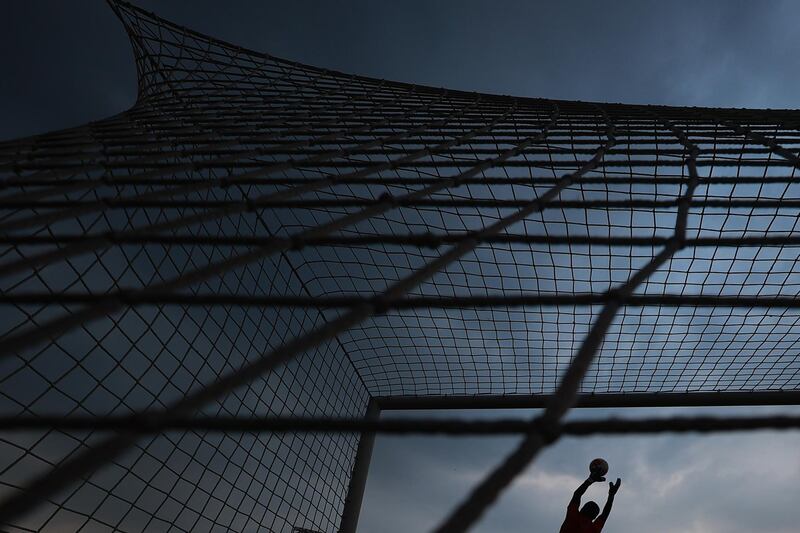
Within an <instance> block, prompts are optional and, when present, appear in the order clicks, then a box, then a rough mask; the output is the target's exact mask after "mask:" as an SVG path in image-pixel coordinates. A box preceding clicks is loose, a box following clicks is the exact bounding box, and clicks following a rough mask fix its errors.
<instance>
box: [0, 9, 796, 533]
mask: <svg viewBox="0 0 800 533" xmlns="http://www.w3.org/2000/svg"><path fill="white" fill-rule="evenodd" d="M110 5H111V8H112V9H113V10H114V11H115V12H116V13H117V15H118V16H119V18H120V19H121V21H122V22H123V24H124V26H125V29H126V31H127V32H128V34H129V36H130V40H131V45H132V48H133V51H134V57H135V61H136V66H137V72H138V80H139V82H138V83H139V86H138V99H137V102H136V104H135V105H134V106H133V107H132V108H131V109H129V110H127V111H125V112H123V113H120V114H119V115H116V116H113V117H110V118H108V119H104V120H101V121H98V122H93V123H89V124H87V125H85V126H82V127H77V128H71V129H67V130H63V131H57V132H52V133H47V134H43V135H38V136H35V137H30V138H26V139H19V140H14V141H7V142H3V143H0V288H1V289H2V290H0V313H2V319H3V320H2V321H0V324H2V330H0V365H2V368H3V371H2V372H0V405H1V406H2V410H0V457H2V458H3V459H2V464H0V524H3V528H4V529H8V530H10V531H34V530H36V531H38V530H44V529H47V528H52V529H59V528H61V529H70V530H76V531H106V530H109V529H111V530H121V531H139V530H145V529H157V530H165V531H166V530H170V531H173V530H174V531H193V530H266V531H292V530H295V531H335V530H337V529H338V528H339V526H340V520H341V516H342V513H343V509H344V507H345V499H346V496H347V490H348V485H349V483H350V480H351V477H352V472H353V467H354V463H355V461H356V455H357V449H358V445H359V435H360V434H364V433H365V432H367V433H374V432H389V433H409V432H419V433H446V434H501V433H513V434H521V435H522V436H523V438H522V440H521V442H520V444H519V446H518V448H517V449H516V450H515V451H514V452H513V453H512V454H511V455H510V456H509V457H508V458H506V459H505V460H504V461H503V462H501V463H499V464H498V466H497V468H496V469H495V470H493V471H492V472H490V473H489V474H488V475H487V477H486V479H484V480H483V481H482V482H481V483H480V484H479V485H477V486H476V487H475V488H474V490H473V491H472V492H471V493H470V494H469V495H468V497H467V498H466V499H465V500H464V502H462V504H461V505H460V506H459V507H457V508H456V509H455V510H453V512H452V513H451V514H450V515H449V516H448V517H447V518H445V519H444V521H443V522H442V523H441V524H440V525H439V527H438V529H437V531H442V532H444V531H447V532H453V531H464V530H467V529H468V528H469V527H470V526H471V525H472V524H474V523H475V521H477V520H478V519H479V518H480V516H481V514H482V513H483V511H484V510H485V509H486V508H488V506H490V505H491V504H492V503H493V502H494V501H495V500H496V498H497V497H499V495H500V494H501V492H502V491H503V489H504V488H505V487H506V486H508V484H510V483H511V482H512V481H513V479H514V478H515V477H516V476H517V475H518V474H519V473H520V472H521V471H522V469H524V468H525V467H526V466H527V465H528V464H529V463H530V462H531V461H532V460H533V459H534V458H535V456H536V454H537V453H538V452H539V451H540V450H541V449H542V447H544V446H546V445H548V444H550V443H552V442H554V441H555V440H556V439H557V438H559V437H560V436H562V435H588V434H595V433H632V432H639V433H653V432H660V431H677V432H686V431H699V432H706V431H732V430H745V429H750V430H753V429H767V428H772V429H789V428H797V427H798V426H799V425H800V422H799V421H798V419H797V418H796V417H775V416H770V417H763V418H757V417H750V418H740V419H725V418H713V417H700V418H687V419H677V418H676V419H654V420H606V421H597V422H564V421H563V420H562V419H563V417H564V415H565V414H566V413H567V412H568V410H569V409H570V408H571V407H572V406H573V405H575V403H576V402H577V401H578V399H579V397H581V396H582V395H598V396H601V395H609V396H610V397H611V396H612V395H613V397H615V398H625V397H628V396H634V395H637V394H639V395H640V394H665V395H668V394H692V393H695V394H709V393H714V394H720V395H725V394H738V395H740V396H739V397H740V398H741V394H742V393H752V394H753V395H757V394H763V393H771V394H787V395H788V394H793V393H797V392H798V391H800V349H799V348H800V346H799V345H798V343H800V328H798V319H800V305H799V304H798V303H797V302H798V301H800V299H798V290H799V289H800V276H798V274H800V268H798V259H799V258H800V256H798V253H797V250H798V246H800V233H798V231H797V227H796V225H797V224H798V220H800V217H799V216H798V215H800V194H798V192H800V191H799V190H798V187H800V185H798V183H797V180H796V178H795V172H796V171H797V170H798V168H800V158H798V155H797V153H798V151H799V150H800V131H798V129H797V125H798V123H800V112H797V111H793V110H746V109H716V108H680V107H665V106H642V105H623V104H596V103H587V102H572V101H562V100H548V99H535V98H516V97H508V96H496V95H488V94H478V93H469V92H463V91H455V90H448V89H437V88H431V87H424V86H419V85H412V84H405V83H399V82H390V81H385V80H377V79H372V78H367V77H362V76H355V75H349V74H344V73H340V72H334V71H329V70H325V69H320V68H316V67H311V66H308V65H302V64H299V63H294V62H291V61H287V60H283V59H279V58H275V57H272V56H269V55H267V54H262V53H257V52H253V51H249V50H245V49H242V48H241V47H238V46H236V45H233V44H230V43H226V42H223V41H220V40H218V39H214V38H211V37H208V36H204V35H201V34H199V33H197V32H194V31H192V30H189V29H187V28H183V27H181V26H178V25H176V24H173V23H171V22H169V21H166V20H164V19H161V18H159V17H158V16H156V15H154V14H152V13H148V12H145V11H143V10H141V9H139V8H137V7H135V6H132V5H130V4H127V3H125V2H122V1H117V0H114V1H111V2H110ZM525 395H528V396H541V397H546V398H547V405H546V408H545V409H544V410H543V412H542V413H541V414H539V415H537V416H536V418H534V419H531V420H501V421H492V422H485V421H469V420H436V421H435V423H433V422H431V421H425V420H423V419H409V420H402V421H399V420H370V419H368V418H365V414H366V413H367V410H368V405H369V403H370V402H371V401H374V399H376V398H437V397H439V398H447V397H461V398H467V399H469V398H478V397H493V398H494V397H500V398H513V397H515V396H525ZM621 405H623V404H621Z"/></svg>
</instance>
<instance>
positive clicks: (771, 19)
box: [0, 0, 800, 533]
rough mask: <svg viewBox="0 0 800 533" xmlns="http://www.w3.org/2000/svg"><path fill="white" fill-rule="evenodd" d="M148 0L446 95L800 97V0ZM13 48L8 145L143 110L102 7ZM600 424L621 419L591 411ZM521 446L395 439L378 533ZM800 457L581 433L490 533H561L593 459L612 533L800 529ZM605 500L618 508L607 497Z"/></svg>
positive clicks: (23, 21) (500, 511)
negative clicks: (603, 477) (614, 494)
mask: <svg viewBox="0 0 800 533" xmlns="http://www.w3.org/2000/svg"><path fill="white" fill-rule="evenodd" d="M137 4H138V5H140V6H142V7H144V8H146V9H151V10H153V11H156V12H157V13H158V14H159V15H161V16H164V17H165V18H168V19H171V20H174V21H175V22H178V23H180V24H184V25H187V26H190V27H192V28H194V29H196V30H198V31H201V32H205V33H209V34H211V35H214V36H216V37H219V38H222V39H225V40H229V41H232V42H235V43H237V44H240V45H242V46H244V47H248V48H252V49H256V50H259V51H264V52H268V53H271V54H274V55H276V56H279V57H284V58H287V59H293V60H297V61H301V62H305V63H310V64H313V65H318V66H323V67H327V68H332V69H338V70H342V71H346V72H351V73H357V74H363V75H369V76H375V77H381V78H387V79H397V80H401V81H408V82H415V83H423V84H430V85H435V86H448V87H452V88H456V89H465V90H476V91H484V92H493V93H502V94H514V95H519V96H537V97H553V98H563V99H582V100H594V101H612V102H630V103H657V104H672V105H708V106H732V107H772V108H779V107H797V102H798V100H799V99H800V98H799V97H798V96H797V95H798V93H799V92H800V91H799V89H800V69H797V68H796V65H797V58H798V57H800V38H798V32H797V21H798V20H800V3H798V2H790V1H783V2H780V1H774V2H770V3H768V4H763V3H757V2H744V1H707V2H702V3H698V2H695V1H672V2H663V1H642V0H636V1H625V2H615V3H613V4H606V3H600V2H595V1H588V0H587V1H573V2H553V3H550V4H544V3H542V2H531V1H524V2H523V1H517V2H510V1H509V2H503V3H502V4H501V3H498V2H488V1H487V2H475V1H458V2H456V1H450V2H435V3H434V2H429V1H416V2H411V1H405V2H393V3H389V2H367V1H358V2H349V3H340V2H309V1H292V2H237V3H234V4H232V5H231V4H230V3H225V4H223V3H221V2H218V1H209V0H203V1H194V2H191V3H189V2H175V1H169V2H167V1H160V2H156V1H154V0H147V1H145V0H140V1H139V2H137ZM0 50H2V51H3V53H2V55H0V57H1V58H2V59H1V60H0V61H2V73H3V75H2V76H1V77H0V117H2V120H0V139H8V138H14V137H18V136H24V135H31V134H35V133H40V132H44V131H48V130H51V129H56V128H64V127H69V126H74V125H78V124H81V123H84V122H86V121H88V120H94V119H100V118H103V117H105V116H108V115H111V114H113V113H116V112H119V111H122V110H124V109H125V108H127V107H128V106H130V105H131V104H132V103H133V101H134V99H135V71H134V67H133V63H132V56H131V51H130V47H129V45H128V43H127V39H126V37H125V35H124V33H123V31H122V27H121V25H120V24H119V22H118V21H117V20H116V19H115V17H114V16H113V14H112V12H111V10H110V9H109V8H108V7H107V6H106V5H105V3H104V2H102V1H100V0H83V1H79V2H62V1H43V0H39V1H28V0H25V1H6V2H3V3H2V5H0ZM717 412H719V411H717ZM737 412H742V411H741V410H739V411H737ZM793 412H795V413H796V412H797V409H793ZM662 413H663V412H662ZM460 414H464V413H460ZM504 414H505V415H506V416H510V415H520V414H521V413H511V414H509V413H504ZM599 414H606V415H607V414H609V413H608V412H606V413H597V412H595V413H593V414H591V416H598V415H599ZM633 414H640V415H644V414H653V412H652V411H651V412H644V411H638V412H636V413H633ZM482 416H487V415H486V414H483V415H482ZM579 416H585V415H584V414H582V413H579ZM512 445H513V439H469V440H460V441H456V440H453V439H430V438H406V439H400V438H393V439H390V438H382V439H379V440H378V445H377V448H376V452H375V461H374V463H373V469H372V476H371V478H370V484H369V486H368V491H367V499H366V501H365V509H364V516H363V519H362V528H361V530H362V531H383V532H386V533H392V532H394V531H397V532H401V531H403V532H407V531H418V530H421V529H426V528H428V527H430V526H431V525H433V524H434V523H435V522H436V521H437V520H438V519H440V518H441V517H442V516H444V514H445V513H446V511H447V506H448V505H450V504H452V503H454V502H455V501H457V500H458V499H459V498H461V497H462V496H463V495H464V494H466V492H467V490H468V487H469V485H470V484H471V483H472V482H474V481H475V480H477V479H478V478H479V477H480V475H481V474H482V473H483V472H484V471H485V470H486V469H487V468H489V467H490V465H493V464H495V463H496V462H497V461H499V460H500V459H501V457H502V454H503V453H505V452H506V451H507V450H508V449H510V446H512ZM798 449H800V437H798V435H796V434H794V435H791V434H774V433H759V434H756V435H748V436H740V435H737V436H725V437H713V438H701V437H648V438H627V439H599V438H595V439H587V440H583V441H578V440H577V439H570V440H567V441H564V442H562V443H560V444H559V445H557V446H556V447H555V448H553V449H551V450H548V451H547V452H546V453H545V454H544V455H543V457H542V458H541V461H540V462H539V463H538V465H537V467H534V468H532V469H530V470H529V471H528V472H527V474H526V476H525V477H524V478H523V479H522V480H521V481H520V482H518V483H517V484H516V485H515V486H514V488H513V489H512V491H511V492H510V493H509V494H508V495H506V497H505V498H503V500H502V501H501V503H500V504H499V505H498V506H497V507H496V508H495V509H494V510H493V511H492V513H490V515H489V516H488V517H487V519H486V520H485V521H484V522H483V523H482V525H481V530H482V531H508V532H513V531H520V532H522V531H555V530H556V529H557V527H558V524H559V523H560V520H561V517H562V516H563V508H564V506H565V505H566V502H567V500H568V499H569V495H570V494H571V492H572V490H574V488H575V486H577V484H578V483H580V481H581V479H582V477H583V476H584V475H585V464H586V463H588V461H589V460H590V459H591V458H592V457H593V456H596V455H604V456H606V457H607V458H608V459H609V461H610V462H611V464H612V475H621V476H622V477H623V478H625V482H624V485H623V488H622V490H621V491H620V495H619V497H618V500H617V507H616V509H615V511H614V513H613V514H612V518H611V520H610V522H609V525H608V527H607V531H609V532H612V531H613V532H641V531H659V532H671V531H674V532H678V531H691V532H697V533H707V532H710V533H714V532H720V533H722V532H723V531H724V532H726V533H727V532H730V531H737V532H742V533H743V532H746V531H754V530H760V531H765V532H771V533H788V532H790V531H797V527H796V518H795V517H796V511H795V510H794V508H793V505H794V504H796V502H797V501H798V497H799V496H800V488H798V487H800V454H799V453H798V451H797V450H798ZM593 490H595V489H593ZM590 496H591V497H596V498H599V499H600V504H601V505H602V503H603V502H604V491H602V490H600V489H596V490H595V492H593V493H591V494H590ZM793 502H794V503H793ZM387 517H391V518H387Z"/></svg>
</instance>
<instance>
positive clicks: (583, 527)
mask: <svg viewBox="0 0 800 533" xmlns="http://www.w3.org/2000/svg"><path fill="white" fill-rule="evenodd" d="M605 480H606V478H604V477H602V476H597V475H595V474H591V475H590V476H589V477H588V478H586V481H584V482H583V483H581V486H580V487H578V488H577V490H576V491H575V493H574V494H573V495H572V499H571V500H570V501H569V505H567V517H566V518H565V519H564V523H563V524H561V530H560V533H599V532H600V531H601V530H602V529H603V526H604V525H605V524H606V520H608V515H610V514H611V506H612V505H613V504H614V495H615V494H616V493H617V491H618V490H619V486H620V485H621V484H622V480H620V479H619V478H617V482H616V483H611V482H610V481H609V483H608V500H606V505H605V507H603V512H602V513H601V514H600V516H598V517H597V520H595V517H596V516H597V513H599V512H600V506H599V505H597V504H596V503H595V502H586V505H584V506H583V508H582V509H581V510H580V511H579V510H578V508H579V507H580V506H581V496H583V493H584V492H586V489H588V488H589V485H591V484H592V483H594V482H596V481H605Z"/></svg>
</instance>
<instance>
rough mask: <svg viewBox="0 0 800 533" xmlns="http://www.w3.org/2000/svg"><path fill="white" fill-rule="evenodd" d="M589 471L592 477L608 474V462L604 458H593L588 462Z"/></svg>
mask: <svg viewBox="0 0 800 533" xmlns="http://www.w3.org/2000/svg"><path fill="white" fill-rule="evenodd" d="M589 473H590V474H592V476H594V477H603V476H605V475H606V474H608V463H607V462H606V460H605V459H600V458H599V457H598V458H597V459H594V460H593V461H592V462H591V463H589Z"/></svg>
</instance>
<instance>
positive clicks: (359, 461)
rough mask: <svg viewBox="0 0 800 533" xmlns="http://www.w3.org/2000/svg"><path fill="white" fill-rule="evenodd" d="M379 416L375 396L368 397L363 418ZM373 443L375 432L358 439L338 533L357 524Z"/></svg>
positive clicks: (350, 532)
mask: <svg viewBox="0 0 800 533" xmlns="http://www.w3.org/2000/svg"><path fill="white" fill-rule="evenodd" d="M380 416H381V407H380V404H379V403H378V401H377V400H376V399H375V398H370V400H369V403H368V404H367V411H366V413H365V414H364V419H365V420H367V421H374V420H378V419H379V418H380ZM374 444H375V433H374V432H372V431H365V432H363V433H361V435H360V437H359V439H358V449H357V450H356V459H355V461H354V462H353V472H352V475H351V476H350V485H349V486H348V488H347V497H346V498H345V500H344V509H343V510H342V521H341V522H340V525H339V533H355V532H356V527H357V526H358V516H359V514H360V513H361V501H362V500H363V499H364V489H365V488H366V486H367V474H368V473H369V464H370V461H371V460H372V447H373V445H374Z"/></svg>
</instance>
